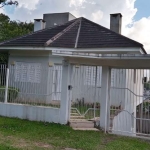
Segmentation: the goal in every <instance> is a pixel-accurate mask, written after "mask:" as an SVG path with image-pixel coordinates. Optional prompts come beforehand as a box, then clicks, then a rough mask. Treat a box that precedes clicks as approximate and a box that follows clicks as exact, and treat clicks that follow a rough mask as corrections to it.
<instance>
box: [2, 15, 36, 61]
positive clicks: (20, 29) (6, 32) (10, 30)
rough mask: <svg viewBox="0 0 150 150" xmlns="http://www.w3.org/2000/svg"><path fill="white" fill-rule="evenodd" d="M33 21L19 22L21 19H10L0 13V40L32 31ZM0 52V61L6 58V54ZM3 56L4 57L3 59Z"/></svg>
mask: <svg viewBox="0 0 150 150" xmlns="http://www.w3.org/2000/svg"><path fill="white" fill-rule="evenodd" d="M33 27H34V25H33V23H32V22H29V23H27V22H21V21H12V20H10V18H9V17H8V16H6V15H4V14H0V42H3V41H6V40H10V39H13V38H16V37H18V36H22V35H25V34H28V33H31V32H33ZM2 55H3V53H0V63H1V62H2V60H3V62H5V61H6V60H7V56H6V55H3V57H2ZM4 56H6V57H5V59H4Z"/></svg>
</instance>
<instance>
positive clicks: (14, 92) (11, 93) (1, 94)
mask: <svg viewBox="0 0 150 150" xmlns="http://www.w3.org/2000/svg"><path fill="white" fill-rule="evenodd" d="M18 93H19V89H17V88H15V87H8V98H7V99H8V102H11V101H13V100H15V99H16V98H17V97H18ZM4 100H5V86H0V102H4Z"/></svg>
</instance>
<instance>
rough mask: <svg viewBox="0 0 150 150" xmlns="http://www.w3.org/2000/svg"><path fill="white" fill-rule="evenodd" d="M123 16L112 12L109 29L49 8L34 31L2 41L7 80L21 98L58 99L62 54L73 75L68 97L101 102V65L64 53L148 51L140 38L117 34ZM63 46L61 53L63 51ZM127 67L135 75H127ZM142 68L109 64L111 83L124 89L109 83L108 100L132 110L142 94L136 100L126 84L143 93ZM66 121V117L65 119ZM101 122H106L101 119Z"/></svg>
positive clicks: (109, 53)
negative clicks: (125, 68) (5, 58)
mask: <svg viewBox="0 0 150 150" xmlns="http://www.w3.org/2000/svg"><path fill="white" fill-rule="evenodd" d="M121 20H122V15H121V14H111V23H110V29H111V30H110V29H107V28H105V27H103V26H101V25H99V24H96V23H94V22H92V21H90V20H88V19H86V18H83V17H81V18H75V17H74V16H72V15H71V14H69V13H63V14H61V13H60V14H59V13H58V14H47V15H44V19H36V20H35V28H34V31H35V32H33V33H31V34H29V35H25V36H22V37H19V38H16V39H12V40H9V41H5V42H3V43H0V50H1V51H7V52H8V53H9V63H8V67H9V68H10V77H11V78H10V80H9V86H11V87H15V88H18V89H19V92H20V97H21V98H22V99H21V98H20V100H22V101H24V99H25V98H27V99H30V100H31V99H32V100H33V102H35V101H39V102H40V103H46V104H47V103H50V102H51V101H52V100H61V92H62V86H61V85H62V81H63V77H62V72H63V70H62V62H63V60H65V61H69V62H70V64H71V65H72V66H73V67H72V76H71V77H72V78H71V83H73V85H72V86H73V89H72V92H71V94H70V96H71V97H72V98H70V100H76V99H81V98H83V97H84V99H85V101H86V102H92V101H93V102H99V103H100V104H102V101H103V99H105V98H104V97H103V96H102V97H101V96H100V94H99V93H101V92H105V91H103V89H102V90H101V84H104V83H103V82H104V80H102V81H101V77H103V78H105V75H103V74H102V70H103V69H102V68H101V66H99V65H98V66H91V65H90V64H91V62H87V63H86V64H85V63H82V60H81V61H80V62H77V60H76V59H75V58H74V57H72V58H71V57H70V58H68V57H67V54H81V56H82V54H84V55H86V54H87V56H88V54H91V55H90V56H92V55H93V56H101V57H102V56H104V57H107V56H108V57H109V55H112V54H114V56H118V55H120V54H146V51H145V50H144V48H143V45H142V44H141V43H138V42H136V41H134V40H132V39H129V38H127V37H125V36H123V35H121ZM64 52H65V56H63V55H61V53H64ZM90 56H89V57H90ZM83 59H84V58H83ZM105 64H106V66H107V61H103V65H104V66H105ZM103 71H104V72H105V70H103ZM132 72H133V73H132ZM130 73H131V74H134V76H133V77H131V76H129V74H130ZM140 74H141V73H139V72H138V71H136V70H133V69H131V70H127V71H126V70H123V71H122V72H120V71H119V70H117V69H113V70H112V75H111V82H112V83H111V85H112V87H117V88H124V89H126V90H124V91H121V92H120V91H119V90H118V89H113V88H112V90H111V101H110V105H114V106H116V107H118V106H120V105H121V108H122V110H124V109H125V110H126V111H129V113H134V112H135V111H136V110H135V109H136V106H137V105H139V104H140V103H141V100H139V103H138V104H135V102H134V99H136V100H137V97H136V96H134V95H133V96H132V97H131V96H129V95H130V94H128V93H129V90H131V91H132V92H133V93H136V91H139V90H140V93H141V94H142V93H143V88H142V82H141V80H142V77H143V76H140ZM106 76H107V74H106ZM117 76H120V77H119V78H120V79H121V81H118V80H117V78H116V77H117ZM129 78H130V79H129ZM135 78H139V80H138V82H135ZM129 80H130V81H131V83H130V84H128V81H129ZM137 86H138V87H140V89H138V88H137ZM93 87H94V88H96V90H95V89H94V88H93ZM95 91H96V92H95ZM138 93H139V92H138ZM94 95H96V96H95V98H93V97H94ZM33 97H34V98H33ZM39 97H40V98H39ZM102 105H103V104H102ZM128 105H130V107H129V106H128ZM129 108H131V109H129ZM104 109H105V107H101V114H103V112H104V111H105V110H104ZM121 113H124V112H121ZM121 113H120V114H119V115H117V116H115V118H114V120H113V121H114V123H113V124H114V125H113V128H114V131H115V123H116V122H115V119H116V120H117V117H118V116H120V115H121ZM135 117H136V116H135ZM67 121H68V120H65V123H66V122H67ZM122 123H123V122H122ZM120 125H121V123H120ZM102 126H104V122H103V120H102ZM121 126H122V125H121Z"/></svg>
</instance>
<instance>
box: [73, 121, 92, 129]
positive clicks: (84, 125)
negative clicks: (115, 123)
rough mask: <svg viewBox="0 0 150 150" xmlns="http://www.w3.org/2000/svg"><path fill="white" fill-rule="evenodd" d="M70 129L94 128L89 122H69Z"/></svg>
mask: <svg viewBox="0 0 150 150" xmlns="http://www.w3.org/2000/svg"><path fill="white" fill-rule="evenodd" d="M70 126H71V127H72V128H94V122H91V121H80V122H79V121H71V122H70Z"/></svg>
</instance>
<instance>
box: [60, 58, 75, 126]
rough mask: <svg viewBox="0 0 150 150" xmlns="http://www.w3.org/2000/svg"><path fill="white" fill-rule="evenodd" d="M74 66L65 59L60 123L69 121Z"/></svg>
mask: <svg viewBox="0 0 150 150" xmlns="http://www.w3.org/2000/svg"><path fill="white" fill-rule="evenodd" d="M71 67H72V66H71V65H70V64H69V62H68V61H66V60H64V61H63V67H62V85H61V103H60V104H61V105H60V123H61V124H67V123H68V121H69V112H70V102H69V101H70V100H69V87H68V86H69V84H70V76H71V71H72V68H71Z"/></svg>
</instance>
